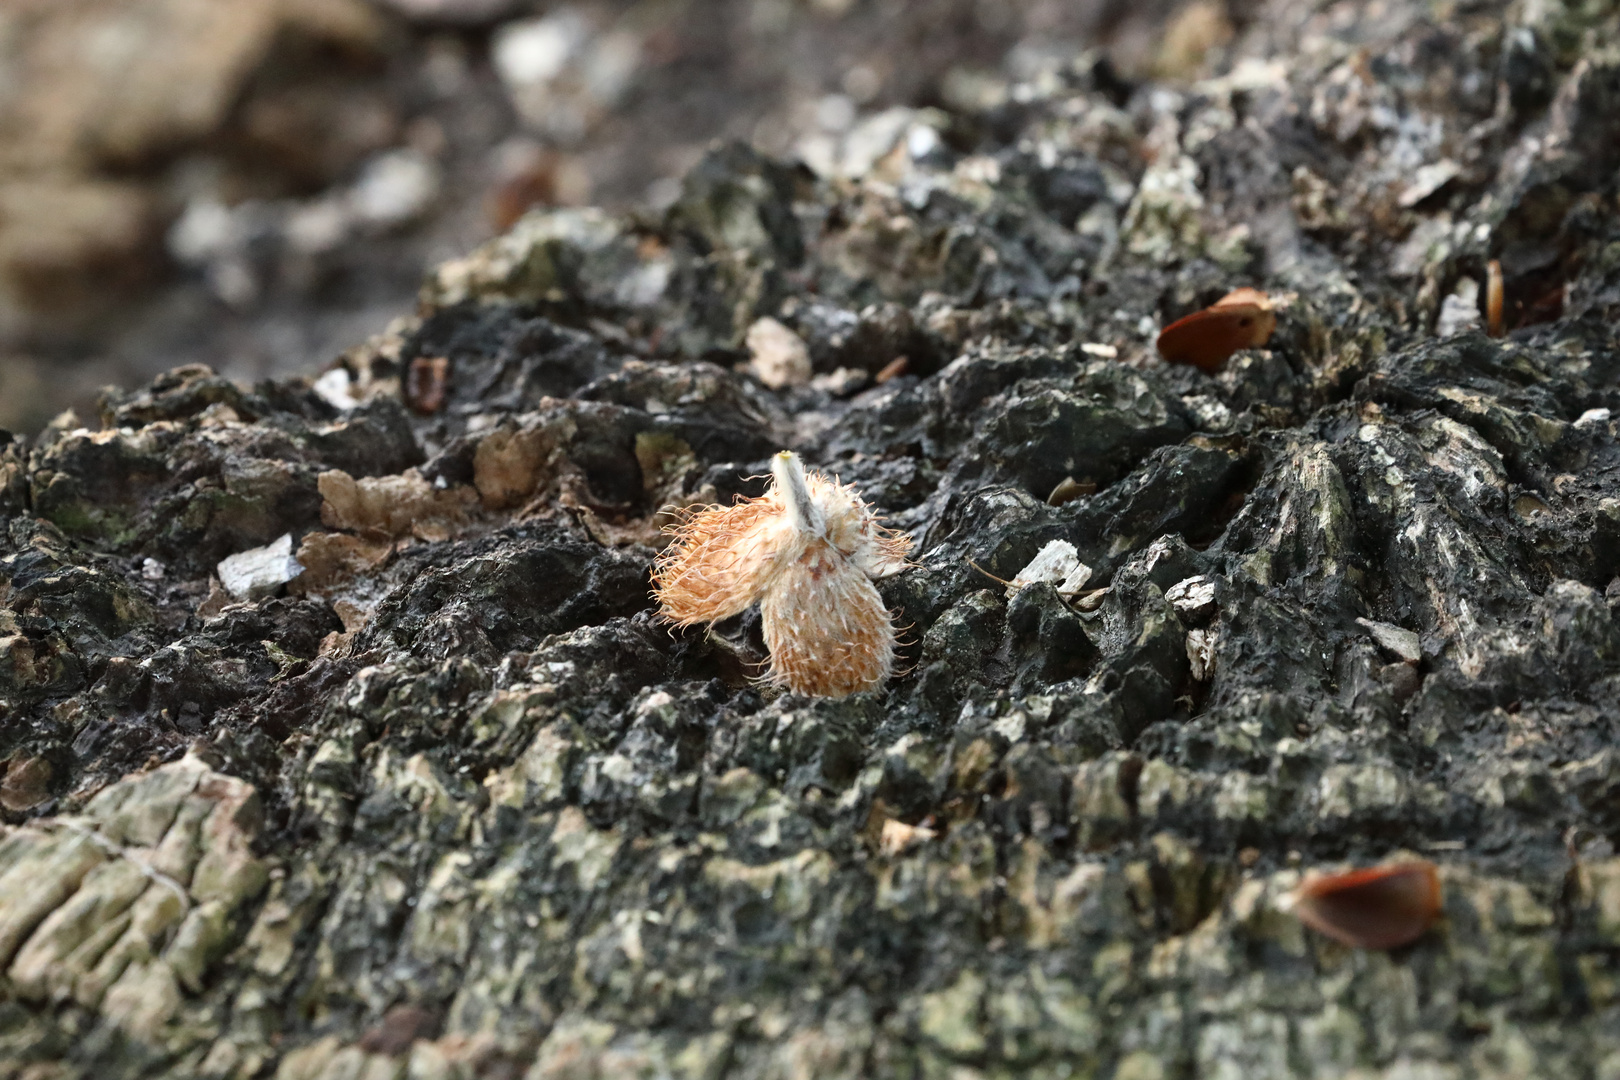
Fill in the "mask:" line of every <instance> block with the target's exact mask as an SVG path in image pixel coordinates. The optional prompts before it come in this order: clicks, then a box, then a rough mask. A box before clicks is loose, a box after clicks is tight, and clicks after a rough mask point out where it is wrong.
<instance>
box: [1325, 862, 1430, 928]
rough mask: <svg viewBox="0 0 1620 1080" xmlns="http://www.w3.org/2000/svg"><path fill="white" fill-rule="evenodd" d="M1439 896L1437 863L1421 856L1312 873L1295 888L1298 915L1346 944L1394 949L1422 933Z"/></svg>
mask: <svg viewBox="0 0 1620 1080" xmlns="http://www.w3.org/2000/svg"><path fill="white" fill-rule="evenodd" d="M1441 900H1442V898H1441V892H1440V875H1439V872H1438V871H1437V870H1436V868H1435V865H1434V863H1432V862H1427V861H1423V860H1417V861H1413V862H1399V863H1392V864H1390V865H1387V866H1373V867H1368V868H1367V869H1364V870H1352V871H1350V872H1349V873H1344V874H1314V875H1311V876H1308V877H1307V878H1306V879H1305V881H1304V882H1303V883H1302V884H1301V885H1300V886H1299V888H1298V889H1296V890H1295V891H1294V914H1295V915H1297V916H1298V917H1299V921H1300V922H1302V923H1304V924H1305V925H1306V926H1309V927H1310V928H1311V929H1313V930H1315V931H1317V932H1319V933H1322V934H1326V935H1327V936H1328V937H1330V938H1332V939H1333V940H1335V941H1339V942H1342V943H1344V944H1346V945H1350V946H1353V947H1355V948H1358V949H1394V948H1399V947H1400V946H1402V945H1406V944H1408V943H1410V942H1413V941H1416V940H1417V939H1418V938H1420V937H1422V936H1423V934H1424V933H1425V932H1426V931H1427V930H1428V929H1429V927H1430V926H1431V925H1433V923H1434V920H1435V918H1436V917H1437V916H1439V914H1440V906H1441Z"/></svg>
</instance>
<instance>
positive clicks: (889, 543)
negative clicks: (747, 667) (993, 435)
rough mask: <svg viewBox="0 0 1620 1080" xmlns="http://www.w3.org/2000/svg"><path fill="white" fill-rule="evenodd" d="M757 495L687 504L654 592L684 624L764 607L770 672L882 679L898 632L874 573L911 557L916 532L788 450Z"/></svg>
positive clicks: (809, 678)
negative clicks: (884, 519) (880, 516)
mask: <svg viewBox="0 0 1620 1080" xmlns="http://www.w3.org/2000/svg"><path fill="white" fill-rule="evenodd" d="M771 473H772V476H773V478H774V483H773V484H772V486H771V489H770V490H769V491H767V492H766V493H765V494H764V495H762V496H760V497H759V498H757V499H747V500H743V501H741V502H738V503H736V504H734V505H732V506H710V507H706V508H704V509H701V510H698V511H696V512H693V513H690V514H688V515H687V516H686V517H685V519H684V520H683V521H681V522H679V523H677V524H676V525H675V526H673V527H672V528H671V529H670V530H669V531H670V532H671V533H672V534H673V536H674V542H673V543H672V544H670V546H669V547H668V548H666V549H665V551H664V553H663V554H662V555H660V556H659V558H658V562H657V564H656V565H655V566H654V568H653V595H654V597H655V598H656V599H657V600H658V602H659V604H660V607H661V613H662V614H663V616H664V617H665V618H666V619H668V620H670V621H671V622H673V623H675V624H676V625H677V626H692V625H694V624H696V623H712V622H715V621H718V620H720V619H726V618H730V617H731V616H733V615H737V614H739V613H741V612H742V611H743V610H745V609H746V608H748V607H749V606H751V605H753V604H756V603H757V604H758V605H759V607H760V616H761V621H762V624H763V629H764V634H765V644H766V646H767V647H768V648H769V649H770V652H771V662H770V669H769V673H768V675H767V676H766V681H768V682H770V683H773V684H775V685H777V686H783V687H786V688H787V689H789V690H792V691H793V692H795V693H799V694H809V695H813V696H818V697H844V696H845V695H847V694H853V693H856V692H858V691H861V690H868V689H871V688H873V687H875V686H879V685H881V684H882V683H883V682H885V681H886V680H887V679H888V677H889V675H890V674H891V673H892V672H893V670H894V651H895V644H896V638H897V634H896V631H895V628H894V622H893V619H892V618H891V617H890V615H889V612H888V610H887V609H885V608H884V606H883V599H882V597H880V596H879V595H878V591H877V588H876V587H875V586H873V584H872V579H874V578H878V577H883V576H886V575H887V574H890V573H893V572H895V571H897V570H899V569H900V568H902V567H903V566H904V565H905V556H906V552H907V551H908V550H909V548H910V543H911V542H910V540H909V539H908V538H906V537H904V536H900V535H897V534H895V533H893V532H891V531H890V530H888V529H885V528H883V527H882V526H881V525H879V524H878V521H877V518H876V516H875V515H873V513H872V511H871V509H870V508H869V507H868V506H867V505H866V503H865V502H863V501H862V500H861V498H860V496H859V495H857V494H856V493H855V492H854V491H853V490H852V489H850V488H848V487H846V486H844V485H843V484H840V483H839V482H838V481H836V480H831V479H828V478H827V477H825V476H822V475H821V474H820V473H806V472H805V470H804V466H803V464H802V463H801V462H800V461H799V458H798V455H796V454H792V453H788V452H786V451H784V452H782V453H780V454H777V455H776V457H775V459H774V460H773V461H772V462H771Z"/></svg>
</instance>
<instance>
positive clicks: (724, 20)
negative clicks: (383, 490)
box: [0, 0, 1236, 433]
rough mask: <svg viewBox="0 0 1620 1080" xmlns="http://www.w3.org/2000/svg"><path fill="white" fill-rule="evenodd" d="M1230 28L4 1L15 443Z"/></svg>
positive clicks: (663, 1) (994, 1)
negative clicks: (591, 212)
mask: <svg viewBox="0 0 1620 1080" xmlns="http://www.w3.org/2000/svg"><path fill="white" fill-rule="evenodd" d="M1172 9H1173V10H1172ZM1234 10H1235V9H1234V8H1231V7H1229V6H1228V5H1225V4H1220V3H1214V2H1210V0H1194V2H1192V3H1180V4H1177V3H1175V2H1174V0H1131V2H1127V0H596V2H589V0H587V2H580V3H568V4H558V3H545V2H538V0H0V428H6V429H9V430H12V431H19V432H24V433H32V432H34V431H37V430H38V429H39V428H40V427H41V426H43V425H44V424H45V423H46V422H47V421H48V420H49V419H50V418H51V417H52V416H54V415H56V414H57V413H58V412H59V411H60V410H62V409H64V408H67V407H70V406H71V407H75V408H77V409H78V410H79V411H80V413H81V415H84V416H85V417H86V419H89V420H91V421H92V422H93V416H94V401H95V394H96V390H97V388H98V387H100V386H102V385H104V384H107V383H117V384H125V385H128V384H132V383H136V382H140V381H144V380H145V379H147V378H149V377H150V376H151V375H153V374H155V373H157V372H159V371H162V370H165V369H167V368H170V367H174V366H176V365H178V364H184V363H194V362H200V363H206V364H209V365H211V366H213V367H215V368H216V369H218V370H220V371H221V372H223V373H225V374H227V375H229V376H231V377H233V378H237V379H241V380H249V381H251V380H254V379H257V378H261V377H263V376H266V375H269V374H275V373H285V372H289V371H296V370H309V369H313V368H315V367H317V366H319V365H321V364H323V363H325V362H326V361H328V360H330V359H331V358H332V357H334V356H336V355H337V354H338V353H339V352H341V351H342V350H343V349H345V348H348V347H349V346H352V345H354V344H356V343H358V342H360V341H362V340H363V339H364V338H365V337H366V336H367V335H369V334H371V333H374V332H376V331H378V330H381V329H382V328H383V327H384V326H385V325H386V324H387V323H388V321H389V320H390V319H392V318H394V317H397V316H399V315H402V314H407V313H409V312H410V311H411V309H412V306H413V301H414V297H415V294H416V290H417V286H418V283H419V282H420V279H421V277H422V274H423V272H424V271H425V270H426V269H427V268H428V267H430V266H431V265H433V264H435V263H436V262H438V261H441V260H443V259H445V258H448V257H450V256H453V255H457V254H463V253H465V252H466V251H468V250H469V249H470V248H472V247H473V246H474V245H476V244H477V243H479V242H480V241H482V240H484V239H487V238H488V237H490V236H492V235H495V234H496V233H498V232H500V231H502V230H503V229H505V228H506V227H507V226H508V225H510V224H511V223H512V222H513V221H514V220H515V219H516V218H517V217H518V216H520V215H521V214H522V213H523V211H524V210H525V209H527V208H529V207H531V206H536V205H542V206H543V205H575V204H586V203H589V204H595V205H601V206H606V207H612V208H622V207H626V206H632V205H649V206H651V207H652V208H653V209H655V210H656V209H657V208H658V207H659V206H661V205H665V204H667V203H668V202H670V201H671V200H672V199H673V198H674V197H675V195H676V193H677V191H678V183H677V178H678V177H679V176H680V175H681V174H682V173H683V172H684V171H685V170H686V168H688V167H689V166H690V165H691V164H692V163H693V162H695V161H696V160H697V158H698V156H699V155H700V154H701V153H702V151H703V148H704V147H705V146H706V145H708V144H709V143H710V142H711V141H712V140H714V139H716V138H721V137H739V138H743V139H748V140H751V141H752V142H754V143H755V144H756V145H757V146H759V147H760V148H761V149H763V150H765V151H767V152H770V153H774V154H778V155H784V156H798V157H800V158H802V159H804V160H805V161H807V162H809V163H810V164H811V165H812V166H819V167H821V168H822V169H823V170H825V169H826V168H827V167H828V166H827V163H826V162H825V161H824V160H823V159H824V158H825V157H826V156H827V154H828V153H829V151H828V149H827V148H828V147H829V146H831V145H833V144H834V140H835V139H836V138H837V137H838V136H839V135H840V134H841V133H843V132H845V131H847V130H849V129H850V128H851V127H852V126H853V125H854V124H855V123H856V122H857V121H858V120H859V119H860V118H861V117H863V116H868V115H871V114H874V113H878V112H881V111H882V110H884V109H887V108H893V107H896V106H909V107H928V106H951V105H963V106H975V105H982V104H983V102H982V100H979V99H980V98H981V97H982V95H984V94H986V93H995V92H997V91H996V89H995V88H996V87H998V86H1004V85H1005V81H1004V80H1005V79H1007V78H1009V77H1010V78H1015V79H1018V78H1028V77H1030V76H1031V74H1033V73H1036V72H1038V71H1039V70H1040V68H1041V67H1043V66H1045V65H1056V64H1058V63H1061V62H1063V61H1065V60H1067V59H1069V58H1071V57H1073V56H1074V55H1075V54H1076V53H1077V52H1080V51H1082V50H1084V49H1087V48H1103V49H1106V50H1107V53H1108V56H1109V58H1110V60H1111V61H1112V62H1113V64H1114V66H1115V68H1116V69H1117V70H1118V71H1120V72H1121V73H1122V75H1123V77H1125V78H1134V77H1139V76H1141V75H1146V74H1149V73H1154V72H1159V73H1171V74H1173V73H1174V72H1165V71H1164V68H1165V67H1166V66H1167V65H1168V66H1170V67H1172V68H1174V67H1175V66H1176V65H1177V64H1181V63H1191V62H1196V60H1197V59H1198V58H1200V57H1201V56H1202V53H1203V52H1204V51H1205V50H1207V49H1208V48H1209V47H1210V46H1212V45H1219V44H1220V43H1221V42H1223V41H1225V40H1228V39H1230V37H1231V36H1232V34H1233V27H1232V24H1231V20H1232V19H1233V18H1235V17H1236V16H1235V15H1234V14H1233V11H1234ZM1189 50H1190V51H1191V54H1190V55H1185V56H1184V55H1183V54H1187V53H1189Z"/></svg>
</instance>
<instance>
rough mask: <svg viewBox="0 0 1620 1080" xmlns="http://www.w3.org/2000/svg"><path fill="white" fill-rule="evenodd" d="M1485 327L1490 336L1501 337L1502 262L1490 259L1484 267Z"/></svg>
mask: <svg viewBox="0 0 1620 1080" xmlns="http://www.w3.org/2000/svg"><path fill="white" fill-rule="evenodd" d="M1485 329H1486V332H1487V333H1489V334H1490V335H1491V337H1501V336H1502V332H1503V329H1504V327H1503V325H1502V264H1501V263H1500V262H1498V261H1497V260H1495V259H1492V260H1491V261H1490V263H1489V265H1487V266H1486V267H1485Z"/></svg>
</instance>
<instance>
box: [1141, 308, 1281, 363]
mask: <svg viewBox="0 0 1620 1080" xmlns="http://www.w3.org/2000/svg"><path fill="white" fill-rule="evenodd" d="M1276 329H1277V313H1276V311H1275V310H1273V306H1272V301H1271V297H1269V296H1267V295H1266V294H1265V293H1263V292H1261V291H1260V290H1259V289H1247V288H1245V289H1234V290H1233V291H1232V292H1229V293H1227V294H1226V295H1225V296H1223V297H1221V298H1220V299H1219V300H1217V301H1215V303H1214V304H1212V305H1211V306H1209V307H1207V308H1205V309H1204V310H1203V311H1195V312H1193V313H1192V314H1191V315H1188V316H1187V317H1186V318H1184V319H1178V320H1176V321H1175V322H1173V323H1171V324H1170V325H1169V326H1167V327H1165V328H1164V331H1163V332H1162V333H1161V334H1159V341H1158V346H1159V355H1160V356H1162V357H1164V358H1165V359H1166V360H1168V361H1169V362H1170V363H1172V364H1191V365H1193V366H1194V367H1196V368H1198V369H1199V370H1200V371H1208V372H1213V371H1215V370H1216V369H1217V368H1219V367H1220V366H1221V364H1222V363H1224V362H1225V361H1226V358H1227V357H1229V356H1231V355H1232V354H1233V353H1235V352H1237V351H1238V350H1239V349H1255V348H1259V347H1260V346H1262V345H1264V344H1265V343H1266V342H1268V341H1270V340H1271V335H1272V333H1273V331H1275V330H1276Z"/></svg>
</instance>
